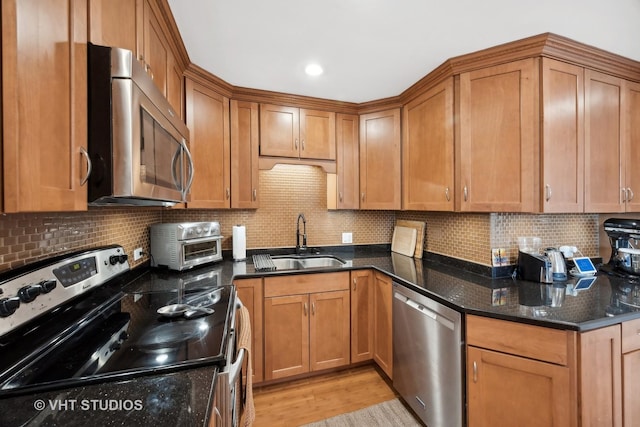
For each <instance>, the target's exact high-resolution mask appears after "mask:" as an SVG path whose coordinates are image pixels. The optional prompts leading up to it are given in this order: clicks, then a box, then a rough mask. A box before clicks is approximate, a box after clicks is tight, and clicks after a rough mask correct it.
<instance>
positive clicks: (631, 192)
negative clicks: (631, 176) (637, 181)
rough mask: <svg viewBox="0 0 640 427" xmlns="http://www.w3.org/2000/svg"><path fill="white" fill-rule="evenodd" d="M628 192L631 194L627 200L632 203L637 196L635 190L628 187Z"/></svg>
mask: <svg viewBox="0 0 640 427" xmlns="http://www.w3.org/2000/svg"><path fill="white" fill-rule="evenodd" d="M627 191H628V194H629V198H628V199H627V202H630V201H632V200H633V196H635V194H633V190H632V189H631V187H627Z"/></svg>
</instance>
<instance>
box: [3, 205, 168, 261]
mask: <svg viewBox="0 0 640 427" xmlns="http://www.w3.org/2000/svg"><path fill="white" fill-rule="evenodd" d="M161 221H162V211H161V210H153V209H138V208H91V209H90V210H89V211H87V212H78V213H37V214H35V213H34V214H6V215H3V216H2V217H0V271H4V270H7V269H9V268H15V267H19V266H21V265H24V264H26V263H28V262H32V261H36V260H38V259H41V258H46V257H50V256H53V255H58V254H62V253H65V252H72V251H76V250H80V249H85V248H94V247H97V246H104V245H111V244H116V243H117V244H121V245H122V246H123V247H124V249H125V251H126V252H127V253H128V254H129V257H130V262H131V265H132V266H135V265H138V264H139V263H141V262H143V261H145V259H146V257H143V258H142V259H141V260H139V261H138V262H133V250H134V249H135V248H139V247H142V248H143V251H144V252H146V253H148V252H149V231H148V226H149V224H153V223H155V222H161Z"/></svg>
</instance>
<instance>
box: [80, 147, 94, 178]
mask: <svg viewBox="0 0 640 427" xmlns="http://www.w3.org/2000/svg"><path fill="white" fill-rule="evenodd" d="M80 153H81V154H82V155H83V156H84V158H85V159H87V174H86V175H85V176H84V178H82V181H80V187H82V186H83V185H85V184H86V183H87V181H88V180H89V176H91V169H92V165H91V158H90V157H89V153H87V150H86V149H85V148H84V147H80Z"/></svg>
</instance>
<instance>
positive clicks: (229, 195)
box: [226, 188, 231, 200]
mask: <svg viewBox="0 0 640 427" xmlns="http://www.w3.org/2000/svg"><path fill="white" fill-rule="evenodd" d="M226 195H227V200H229V197H231V190H230V189H229V188H227V189H226Z"/></svg>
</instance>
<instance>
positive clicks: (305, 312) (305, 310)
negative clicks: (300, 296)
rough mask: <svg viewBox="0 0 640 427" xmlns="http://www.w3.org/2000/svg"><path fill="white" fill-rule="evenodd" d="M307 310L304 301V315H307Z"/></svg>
mask: <svg viewBox="0 0 640 427" xmlns="http://www.w3.org/2000/svg"><path fill="white" fill-rule="evenodd" d="M307 310H308V307H307V303H306V302H305V303H304V315H305V316H306V315H307Z"/></svg>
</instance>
